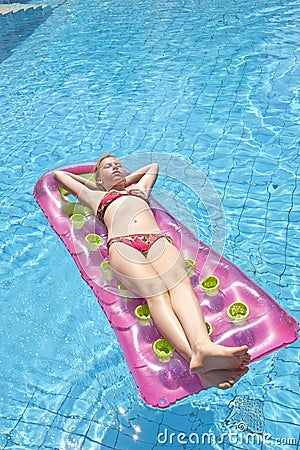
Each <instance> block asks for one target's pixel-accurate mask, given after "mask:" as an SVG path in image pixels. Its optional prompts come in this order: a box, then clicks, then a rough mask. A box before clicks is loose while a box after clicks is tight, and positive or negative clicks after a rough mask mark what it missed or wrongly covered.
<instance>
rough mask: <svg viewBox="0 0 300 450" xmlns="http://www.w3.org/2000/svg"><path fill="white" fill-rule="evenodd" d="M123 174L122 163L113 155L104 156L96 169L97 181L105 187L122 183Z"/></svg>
mask: <svg viewBox="0 0 300 450" xmlns="http://www.w3.org/2000/svg"><path fill="white" fill-rule="evenodd" d="M124 179H125V174H124V169H123V167H122V164H121V163H120V162H119V161H118V160H117V159H116V158H114V157H113V156H109V157H107V158H105V159H104V160H103V161H102V163H101V166H100V168H99V170H98V176H97V181H98V182H101V183H102V185H103V186H104V187H105V188H106V189H110V188H112V187H117V186H118V185H119V184H120V183H122V184H123V183H124Z"/></svg>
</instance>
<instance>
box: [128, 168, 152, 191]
mask: <svg viewBox="0 0 300 450" xmlns="http://www.w3.org/2000/svg"><path fill="white" fill-rule="evenodd" d="M157 175H158V164H156V163H153V164H149V165H148V166H145V167H142V168H141V169H138V170H136V171H135V172H132V173H130V174H129V175H127V176H126V178H125V181H126V185H125V186H126V187H127V186H130V185H131V184H134V183H136V187H137V188H139V189H144V190H146V191H150V190H151V189H152V187H153V186H154V183H155V181H156V178H157Z"/></svg>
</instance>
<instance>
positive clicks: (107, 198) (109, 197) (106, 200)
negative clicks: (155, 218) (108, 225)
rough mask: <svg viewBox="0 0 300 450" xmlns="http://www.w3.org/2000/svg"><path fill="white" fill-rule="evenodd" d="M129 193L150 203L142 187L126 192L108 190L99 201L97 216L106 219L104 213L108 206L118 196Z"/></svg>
mask: <svg viewBox="0 0 300 450" xmlns="http://www.w3.org/2000/svg"><path fill="white" fill-rule="evenodd" d="M127 195H134V196H135V197H139V198H141V199H142V200H145V202H147V203H148V204H149V200H148V198H147V196H146V194H145V193H144V192H143V191H141V190H140V189H130V190H128V191H126V192H120V191H117V190H112V191H108V192H107V193H106V194H105V195H104V197H103V198H102V200H101V202H100V203H99V206H98V209H97V217H98V219H100V220H102V222H103V219H104V214H105V211H106V209H107V208H108V206H109V205H110V204H111V203H112V202H113V201H114V200H117V198H120V197H125V196H127Z"/></svg>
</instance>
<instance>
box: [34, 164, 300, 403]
mask: <svg viewBox="0 0 300 450" xmlns="http://www.w3.org/2000/svg"><path fill="white" fill-rule="evenodd" d="M65 170H68V171H70V172H73V173H76V174H81V175H85V176H89V175H88V174H90V173H91V172H92V170H93V165H91V164H88V165H82V166H77V167H71V168H70V167H69V168H66V169H65ZM34 197H35V199H36V201H37V203H38V204H39V206H40V208H41V209H42V211H43V212H44V214H45V215H46V217H47V219H48V221H49V223H50V225H51V227H52V228H53V229H54V230H55V232H56V233H57V234H58V235H59V237H60V238H61V240H62V241H63V242H64V244H65V246H66V248H67V249H68V251H69V252H70V254H71V256H72V258H73V259H74V261H75V262H76V264H77V266H78V269H79V270H80V273H81V276H82V278H83V279H84V280H85V281H86V282H87V283H88V284H89V286H90V287H91V288H92V290H93V292H94V294H95V296H96V297H97V299H98V302H99V304H100V306H101V307H102V308H103V310H104V312H105V314H106V316H107V318H108V320H109V322H110V324H111V326H112V327H113V329H114V332H115V334H116V337H117V339H118V341H119V343H120V346H121V348H122V351H123V354H124V357H125V359H126V361H127V364H128V367H129V369H130V371H131V373H132V375H133V377H134V380H135V382H136V384H137V386H138V388H139V392H140V395H141V397H142V398H143V399H144V400H145V401H146V402H147V403H148V404H149V405H152V406H154V407H160V408H165V407H167V406H168V405H170V404H171V403H174V402H175V401H176V400H179V399H182V398H184V397H186V396H188V395H190V394H193V393H197V392H199V391H201V389H202V386H201V383H200V381H199V378H198V377H197V375H195V374H192V373H191V372H190V370H189V366H188V364H187V363H186V362H185V361H184V360H183V358H182V357H181V356H180V355H178V354H177V353H176V351H173V349H172V348H171V346H170V345H168V342H166V341H165V340H163V339H161V338H162V336H161V335H160V333H159V331H158V330H157V329H156V327H155V325H154V324H153V322H152V320H151V317H150V316H149V311H148V310H147V306H146V302H145V300H144V299H142V298H136V297H135V296H134V295H133V294H132V293H131V292H129V291H127V290H126V288H125V287H124V286H122V285H120V284H119V282H118V280H117V279H116V278H115V276H114V275H113V273H112V271H111V269H110V267H109V261H108V253H107V248H106V241H107V238H106V229H105V226H104V225H103V224H102V223H100V222H99V221H98V220H97V219H96V218H95V217H94V216H93V214H92V213H91V211H90V210H88V209H87V208H85V207H84V206H82V205H80V204H79V203H76V201H74V202H73V201H71V199H70V197H69V196H68V195H67V193H66V192H64V191H62V190H59V189H58V187H57V184H56V182H55V181H54V178H53V175H52V172H51V173H48V174H45V175H44V176H43V177H42V178H41V179H40V180H39V181H38V182H37V184H36V186H35V189H34ZM151 207H152V209H153V212H154V214H155V216H156V219H157V221H158V223H159V226H160V228H161V229H162V230H163V231H165V232H166V233H167V235H168V236H170V238H171V239H172V241H173V244H174V245H176V246H177V247H178V248H179V249H180V250H181V252H182V254H183V256H184V258H185V260H186V266H187V271H188V273H189V276H190V278H191V282H192V285H193V287H194V290H195V292H196V295H197V297H198V298H199V302H200V304H201V306H202V310H203V313H204V316H205V320H206V322H207V327H208V331H209V332H210V333H211V339H212V341H214V342H216V343H219V344H223V345H226V346H239V345H243V344H246V345H248V347H249V352H250V354H251V362H253V361H255V360H257V359H259V358H261V357H263V356H265V355H267V354H268V353H270V352H273V351H275V350H277V349H279V348H281V347H284V346H286V345H288V344H289V343H291V342H293V341H295V340H296V339H297V337H298V324H297V322H296V320H295V319H293V318H292V317H291V316H290V315H288V314H287V312H286V311H285V310H284V309H282V308H281V307H280V306H279V305H278V304H277V303H276V302H275V300H273V299H272V298H271V297H270V296H269V295H268V294H267V293H266V292H264V291H263V290H262V289H261V288H260V287H258V286H257V285H256V284H255V283H254V282H253V281H251V280H250V279H249V278H248V277H247V276H246V275H245V274H244V273H243V272H241V270H239V269H238V268H237V267H236V266H235V265H234V264H232V263H231V262H229V261H228V260H226V259H225V258H223V257H221V256H220V255H218V254H217V253H215V252H214V251H213V250H212V249H211V248H210V247H209V246H207V245H206V244H204V243H203V242H201V241H199V240H198V239H197V238H196V237H195V235H194V234H193V233H192V232H191V231H190V230H189V229H187V228H186V227H185V226H184V225H183V224H181V223H180V222H178V221H177V220H176V219H175V218H174V217H172V216H171V215H170V214H169V213H168V212H167V211H166V210H165V209H164V208H163V207H162V206H161V205H159V204H158V203H157V202H156V201H155V200H154V199H151ZM208 259H209V261H208ZM208 267H211V268H213V269H212V273H207V268H208Z"/></svg>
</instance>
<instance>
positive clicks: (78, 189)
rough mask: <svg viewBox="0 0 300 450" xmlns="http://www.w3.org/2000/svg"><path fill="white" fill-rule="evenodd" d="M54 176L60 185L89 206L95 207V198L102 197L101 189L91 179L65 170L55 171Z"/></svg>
mask: <svg viewBox="0 0 300 450" xmlns="http://www.w3.org/2000/svg"><path fill="white" fill-rule="evenodd" d="M53 176H54V179H55V180H56V181H57V183H58V184H59V186H61V187H62V188H64V189H66V190H67V191H68V192H70V194H73V195H74V196H75V197H76V198H78V200H79V201H80V202H81V203H83V204H84V205H86V206H88V207H89V208H92V209H94V207H95V200H96V201H97V199H99V197H100V198H101V191H99V188H98V186H97V184H96V183H95V182H93V181H91V180H88V179H86V178H84V177H81V176H80V175H75V174H74V173H71V172H65V171H63V170H56V171H54V172H53ZM96 191H97V192H96Z"/></svg>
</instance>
